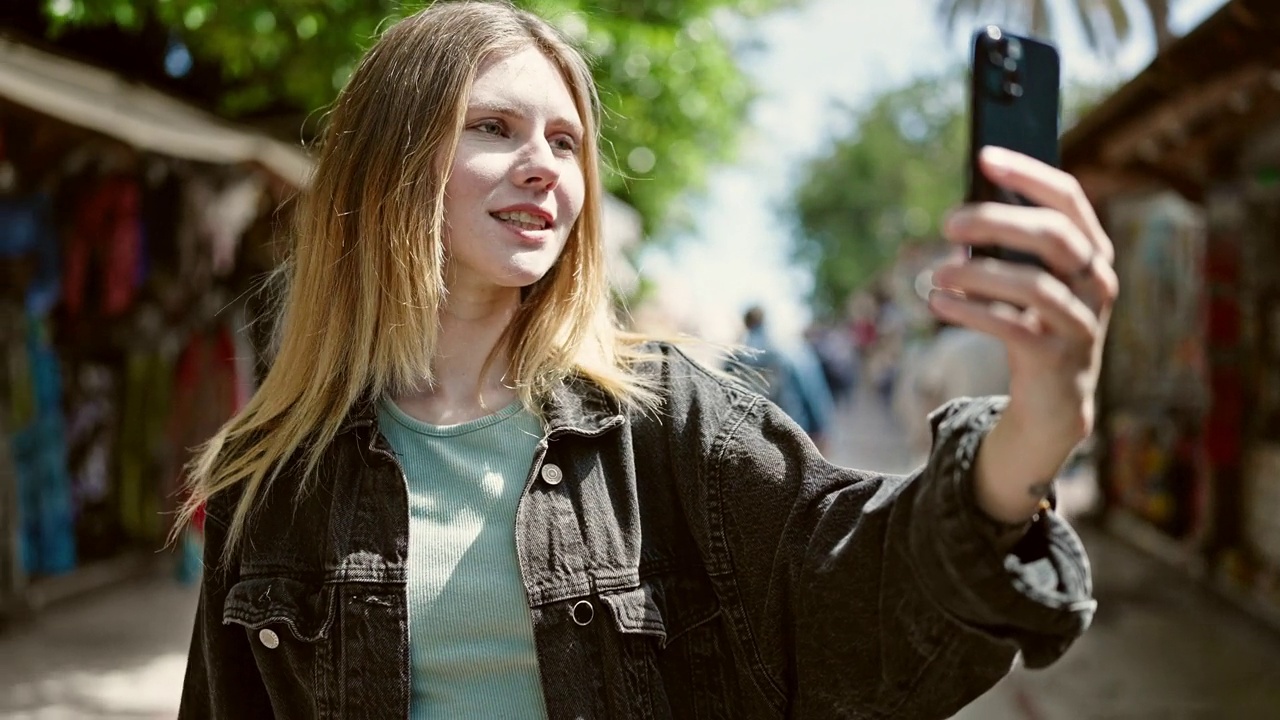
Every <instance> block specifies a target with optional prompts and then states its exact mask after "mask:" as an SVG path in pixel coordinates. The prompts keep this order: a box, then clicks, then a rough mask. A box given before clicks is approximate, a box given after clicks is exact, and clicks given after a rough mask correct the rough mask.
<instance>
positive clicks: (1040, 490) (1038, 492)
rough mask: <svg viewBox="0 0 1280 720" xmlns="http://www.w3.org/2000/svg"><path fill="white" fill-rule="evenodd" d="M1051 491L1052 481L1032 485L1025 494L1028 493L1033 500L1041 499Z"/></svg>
mask: <svg viewBox="0 0 1280 720" xmlns="http://www.w3.org/2000/svg"><path fill="white" fill-rule="evenodd" d="M1051 489H1053V481H1052V480H1050V481H1048V482H1040V483H1036V484H1035V485H1032V486H1031V487H1029V488H1027V492H1028V493H1030V494H1031V497H1033V498H1036V499H1043V498H1046V497H1048V496H1049V491H1050V490H1051Z"/></svg>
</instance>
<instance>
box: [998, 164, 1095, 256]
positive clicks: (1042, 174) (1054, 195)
mask: <svg viewBox="0 0 1280 720" xmlns="http://www.w3.org/2000/svg"><path fill="white" fill-rule="evenodd" d="M979 162H980V163H981V164H982V170H983V172H984V173H986V175H987V177H989V178H990V179H991V181H992V182H994V183H996V184H997V185H1000V186H1001V187H1003V188H1006V189H1008V190H1012V191H1013V192H1016V193H1018V194H1020V195H1022V196H1024V197H1026V198H1027V199H1029V200H1030V201H1031V202H1033V203H1035V204H1037V205H1041V206H1044V207H1047V208H1052V209H1054V210H1058V211H1059V212H1061V213H1063V214H1064V215H1066V216H1067V218H1069V219H1070V220H1071V221H1072V222H1073V223H1075V224H1076V226H1077V227H1079V228H1080V229H1081V230H1082V231H1083V233H1084V235H1085V238H1086V239H1087V240H1088V241H1089V242H1090V244H1092V245H1093V247H1094V249H1095V250H1096V251H1097V252H1098V254H1099V255H1101V257H1102V259H1103V260H1104V261H1105V262H1106V263H1107V264H1108V265H1110V264H1112V263H1113V262H1115V249H1114V248H1113V247H1112V246H1111V240H1110V238H1108V237H1107V233H1106V231H1105V230H1103V229H1102V223H1101V222H1100V221H1099V220H1098V215H1097V213H1095V212H1094V211H1093V205H1092V204H1091V203H1090V202H1089V198H1087V197H1086V196H1085V194H1084V190H1083V189H1082V188H1081V187H1080V182H1079V181H1078V180H1076V178H1075V176H1073V175H1071V174H1069V173H1066V172H1064V171H1062V170H1059V169H1058V168H1055V167H1053V166H1051V165H1047V164H1045V163H1042V162H1040V161H1039V160H1036V159H1034V158H1031V157H1028V156H1026V155H1023V154H1021V153H1017V152H1013V151H1012V150H1007V149H1005V148H1000V147H985V148H983V149H982V152H981V153H980V155H979Z"/></svg>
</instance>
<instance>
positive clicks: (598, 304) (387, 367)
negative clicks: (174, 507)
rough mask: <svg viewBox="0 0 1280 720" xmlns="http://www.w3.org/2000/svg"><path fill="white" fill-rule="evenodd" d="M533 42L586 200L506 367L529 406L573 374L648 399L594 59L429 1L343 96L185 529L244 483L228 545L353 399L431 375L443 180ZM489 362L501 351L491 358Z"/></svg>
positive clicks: (473, 12)
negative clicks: (608, 208)
mask: <svg viewBox="0 0 1280 720" xmlns="http://www.w3.org/2000/svg"><path fill="white" fill-rule="evenodd" d="M530 46H533V47H536V48H538V49H539V50H540V51H541V52H542V53H543V54H545V55H546V56H547V58H548V59H549V60H551V61H552V63H553V64H554V65H556V67H557V68H558V69H559V70H560V72H561V74H562V75H563V77H564V80H565V83H566V84H567V85H568V86H569V89H570V91H571V93H572V94H573V97H574V101H575V103H576V104H577V106H578V113H579V115H580V116H581V118H582V121H583V123H584V127H585V129H586V131H587V137H588V138H589V141H588V142H585V143H583V148H582V153H583V154H582V166H583V167H582V169H583V173H584V178H585V180H586V196H585V199H584V203H583V208H582V212H581V215H580V216H579V217H578V220H577V223H576V224H575V226H574V227H573V229H572V230H571V231H570V234H569V237H568V240H567V242H566V244H565V248H564V250H563V252H562V253H561V256H560V258H559V259H558V260H557V262H556V263H555V264H554V266H553V267H552V268H551V269H550V271H549V272H548V273H547V274H546V275H545V276H544V277H543V278H541V279H540V280H538V281H537V282H536V283H534V284H533V285H532V286H531V287H529V288H527V289H526V290H525V294H524V299H523V301H522V303H521V306H520V308H519V310H518V311H517V313H516V315H515V317H514V318H513V320H512V321H511V324H510V325H509V327H508V328H507V332H506V334H505V335H504V338H503V342H501V343H499V347H504V346H505V348H506V350H507V351H508V353H509V355H510V361H511V362H510V367H509V369H508V371H507V377H506V380H507V382H509V383H513V384H514V385H515V387H516V388H517V389H518V391H519V394H520V398H521V400H522V401H523V402H524V404H525V406H526V407H528V408H530V409H534V410H536V409H537V408H538V407H539V401H540V399H541V398H544V397H545V396H546V394H547V393H548V392H549V391H550V389H551V388H552V387H553V386H554V385H555V384H556V383H558V382H560V381H561V380H563V379H565V378H566V377H568V376H570V375H574V374H577V375H581V376H583V377H585V378H587V379H589V380H591V381H593V382H595V383H596V384H598V385H599V386H600V387H602V388H603V389H604V390H605V391H606V392H608V393H609V394H610V395H612V396H613V397H614V398H616V399H617V400H618V401H620V403H621V404H623V405H624V406H652V404H653V403H654V402H655V396H654V393H653V389H652V388H651V387H650V386H649V385H648V384H647V383H646V382H645V381H644V380H643V379H642V378H641V377H640V376H639V375H638V374H637V373H636V371H635V370H634V368H635V365H636V362H637V361H638V360H640V359H642V358H644V357H647V356H646V355H645V354H644V353H643V352H642V351H641V349H640V347H639V341H640V340H641V338H639V337H637V336H634V335H631V334H629V333H626V332H623V331H622V330H621V329H619V326H618V323H617V321H616V319H615V318H614V315H613V307H612V303H611V301H610V294H609V287H608V283H607V279H606V271H605V255H604V249H603V247H602V244H601V212H602V192H603V191H602V189H601V185H600V172H599V167H598V162H599V157H598V150H597V142H596V139H597V135H598V132H599V100H598V97H597V96H596V91H595V86H594V84H593V82H592V79H591V74H590V69H589V68H588V66H587V64H586V62H585V61H584V59H583V58H582V56H581V55H580V54H579V53H578V52H577V51H576V50H574V49H573V48H572V47H571V46H570V45H569V44H568V43H567V42H566V41H565V40H564V39H563V38H561V37H560V35H559V34H558V33H557V32H556V31H555V30H554V29H553V28H552V27H551V26H550V25H548V24H547V23H546V22H544V21H543V20H541V19H539V18H538V17H536V16H534V15H532V14H530V13H527V12H524V11H521V10H518V9H515V8H513V7H510V6H507V5H501V4H496V3H490V2H457V3H445V4H437V5H435V6H432V7H430V8H428V9H426V10H423V11H421V12H419V13H417V14H415V15H413V16H410V17H408V18H406V19H404V20H402V21H400V22H398V23H396V24H395V25H393V26H391V27H390V28H388V29H387V30H386V31H385V32H384V33H383V34H382V36H381V37H380V38H379V39H378V41H377V42H376V44H375V45H374V46H373V47H372V48H371V49H370V50H369V52H368V53H367V54H366V55H365V56H364V58H363V59H362V61H361V62H360V65H359V67H358V68H357V69H356V70H355V72H354V74H353V75H352V77H351V79H350V81H349V82H348V83H347V85H346V87H345V88H344V89H343V90H342V92H341V93H340V95H339V97H338V99H337V101H336V105H335V107H334V108H333V110H332V113H331V115H330V118H329V122H328V126H327V128H326V130H325V133H324V135H323V137H322V140H321V142H322V145H321V151H320V154H319V159H318V163H317V166H316V170H315V175H314V180H313V182H312V184H311V186H310V188H309V189H308V190H307V191H306V192H305V194H304V195H303V196H302V197H301V199H300V202H299V204H298V206H297V208H296V228H295V238H294V248H293V252H292V257H291V259H290V260H289V263H288V265H287V266H286V270H285V275H286V277H287V285H286V288H285V294H284V295H283V298H284V301H283V303H282V305H281V308H280V316H279V320H278V323H277V329H276V332H277V337H276V345H277V346H278V348H277V350H276V352H275V357H274V361H273V362H272V364H271V369H270V370H269V372H268V373H267V375H266V377H265V378H264V379H263V381H262V385H261V387H260V388H259V389H258V391H257V393H255V394H254V396H253V397H252V399H251V400H250V401H249V402H248V404H247V405H246V407H245V408H244V409H243V410H242V411H241V412H240V413H239V414H238V415H236V416H235V417H234V418H232V419H231V420H230V421H229V422H227V424H226V425H224V426H223V427H222V428H221V429H220V430H219V431H218V433H217V434H216V435H215V436H214V437H213V438H212V439H211V440H209V441H208V442H207V443H206V444H205V445H204V446H203V447H202V448H200V450H199V452H198V454H197V456H196V457H195V459H194V460H193V461H192V462H191V464H190V466H189V468H188V474H189V478H190V482H189V486H190V489H191V492H190V495H189V497H188V498H187V500H186V501H185V503H184V505H183V508H182V510H181V512H180V517H179V523H178V525H177V527H182V526H183V525H184V524H185V522H184V521H185V520H187V519H189V518H190V517H191V515H192V514H193V513H194V512H196V510H197V509H198V508H199V507H200V505H201V504H202V503H204V502H205V501H207V500H208V499H209V498H211V497H212V496H213V495H215V494H217V493H219V492H222V491H224V490H228V489H230V488H234V487H236V486H242V492H241V496H240V499H239V502H238V504H237V507H236V510H235V513H234V515H233V517H232V521H231V526H230V529H229V533H228V543H227V546H228V547H232V546H234V545H235V544H236V542H237V541H238V540H239V538H240V536H241V535H242V534H243V532H244V527H245V522H246V519H247V518H248V516H249V515H250V513H251V511H252V509H253V507H254V504H255V499H256V498H258V497H259V495H260V492H261V490H262V488H263V485H264V484H267V483H270V482H272V481H273V480H274V479H275V478H276V477H277V475H278V474H279V473H280V471H281V469H282V467H283V466H284V464H285V463H286V462H293V461H294V460H293V458H294V457H295V456H297V457H298V459H300V460H301V461H302V467H303V472H302V474H301V478H302V481H301V483H300V484H299V487H298V488H297V490H298V491H299V492H301V491H303V490H304V489H305V488H306V487H307V485H308V484H309V483H310V482H312V481H313V480H314V477H315V475H316V470H317V467H318V465H319V463H320V461H321V459H322V457H323V453H324V451H325V449H326V447H327V446H328V445H329V444H330V443H331V442H332V441H333V439H334V438H335V436H336V435H337V433H338V430H339V428H340V427H341V425H342V423H343V421H344V419H345V418H346V417H347V416H348V414H349V413H350V412H351V411H352V409H353V408H355V407H356V406H357V404H358V403H360V402H361V401H364V400H368V399H369V398H376V397H380V396H382V395H383V394H386V393H396V392H398V391H404V390H406V389H408V388H412V387H415V386H418V385H419V384H420V383H422V382H423V381H427V382H429V381H430V380H431V378H432V377H433V375H432V359H433V358H434V357H435V355H436V352H437V347H436V344H437V327H438V316H439V308H440V304H441V301H442V298H443V297H444V279H443V278H444V276H443V268H444V250H443V243H442V241H441V238H442V232H443V227H444V189H445V183H446V181H447V179H448V172H449V168H450V167H451V166H452V164H453V154H454V150H455V146H456V144H457V141H458V137H459V133H460V132H461V127H462V125H463V121H464V118H465V114H466V105H467V99H468V96H469V93H470V89H471V86H472V83H473V81H474V78H475V74H476V71H477V68H478V67H479V66H480V65H481V64H482V63H483V62H484V61H485V60H486V59H490V58H494V57H501V56H503V55H505V54H508V53H512V52H516V51H519V50H522V49H525V48H528V47H530ZM490 360H491V361H492V360H493V358H492V357H491V358H490Z"/></svg>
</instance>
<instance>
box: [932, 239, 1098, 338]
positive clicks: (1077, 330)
mask: <svg viewBox="0 0 1280 720" xmlns="http://www.w3.org/2000/svg"><path fill="white" fill-rule="evenodd" d="M933 278H934V281H933V284H934V286H935V287H938V288H942V289H945V290H950V291H955V292H960V293H963V295H964V297H965V299H966V300H968V301H972V302H977V303H982V302H983V301H987V303H988V304H990V301H995V302H996V303H1007V304H1008V305H1012V306H1014V307H1015V308H1026V309H1030V310H1034V311H1035V317H1036V318H1038V322H1039V323H1041V324H1043V325H1044V326H1046V327H1047V328H1048V329H1049V330H1050V331H1051V332H1053V333H1055V334H1057V335H1060V336H1062V337H1065V338H1072V339H1079V340H1083V341H1087V342H1092V341H1093V339H1094V337H1095V335H1096V334H1097V333H1098V323H1099V320H1098V316H1097V315H1095V314H1094V312H1093V310H1092V309H1090V308H1089V307H1087V306H1086V305H1085V304H1084V302H1083V301H1082V300H1081V299H1080V298H1079V297H1077V296H1076V294H1075V293H1074V292H1072V291H1071V289H1070V288H1068V287H1067V286H1066V285H1065V284H1063V282H1062V281H1061V280H1059V279H1057V278H1055V277H1053V276H1052V275H1050V274H1048V273H1046V272H1044V271H1042V270H1040V269H1039V268H1034V267H1031V266H1027V265H1017V264H1014V263H1008V262H1001V261H999V260H986V259H983V260H970V261H968V262H962V263H947V264H945V265H942V266H941V267H939V268H938V269H937V270H936V271H934V275H933ZM1000 317H1003V315H1001V316H1000ZM1030 327H1031V326H1028V328H1030ZM975 329H976V328H975Z"/></svg>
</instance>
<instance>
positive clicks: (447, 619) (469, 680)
mask: <svg viewBox="0 0 1280 720" xmlns="http://www.w3.org/2000/svg"><path fill="white" fill-rule="evenodd" d="M378 426H379V428H380V429H381V430H382V433H383V434H384V435H385V436H386V437H387V440H388V441H390V443H391V447H392V448H393V449H394V450H395V452H396V455H397V456H398V457H399V460H400V464H401V465H402V466H403V467H404V471H405V476H406V477H407V478H408V483H409V661H410V669H411V671H412V676H413V678H412V679H413V684H412V689H413V694H412V700H411V702H410V709H411V711H410V717H412V718H414V719H415V720H425V719H426V718H431V719H440V720H444V719H446V718H447V719H448V720H468V719H470V718H475V719H476V720H504V719H508V718H509V719H511V720H524V719H525V718H545V717H546V716H547V713H546V703H545V701H544V700H543V697H542V685H541V682H540V681H539V677H538V656H537V650H536V647H535V645H534V639H533V623H532V619H531V618H530V615H529V604H528V599H527V597H526V595H525V590H524V582H523V580H522V578H521V575H520V564H519V558H518V557H517V556H516V543H515V519H516V506H517V504H518V503H519V501H520V496H521V494H522V493H523V491H524V485H525V480H526V479H527V477H528V474H529V470H530V467H531V465H532V463H533V453H534V450H535V446H536V445H537V444H538V440H539V439H540V438H541V436H542V425H541V423H540V422H539V420H538V418H537V417H535V416H534V415H533V414H531V413H529V412H528V411H526V410H525V409H524V408H523V407H522V406H521V404H520V403H519V402H516V403H512V404H511V405H509V406H507V407H506V408H504V409H502V410H500V411H499V412H497V413H495V414H493V415H489V416H487V417H483V418H480V419H477V420H473V421H471V422H467V423H463V424H461V425H450V426H436V425H430V424H428V423H424V422H421V421H419V420H416V419H414V418H412V417H410V416H409V415H407V414H406V413H405V412H404V411H403V410H401V409H400V408H399V407H397V406H396V405H395V403H394V402H391V401H390V400H384V401H383V402H382V403H381V404H380V407H379V410H378Z"/></svg>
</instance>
